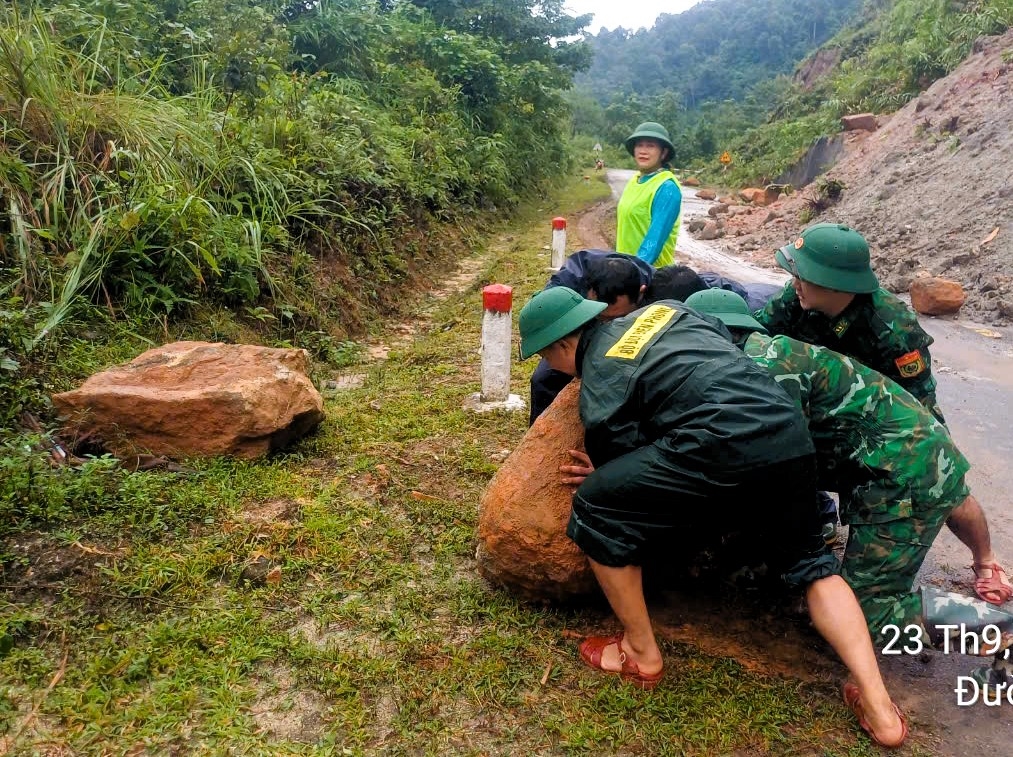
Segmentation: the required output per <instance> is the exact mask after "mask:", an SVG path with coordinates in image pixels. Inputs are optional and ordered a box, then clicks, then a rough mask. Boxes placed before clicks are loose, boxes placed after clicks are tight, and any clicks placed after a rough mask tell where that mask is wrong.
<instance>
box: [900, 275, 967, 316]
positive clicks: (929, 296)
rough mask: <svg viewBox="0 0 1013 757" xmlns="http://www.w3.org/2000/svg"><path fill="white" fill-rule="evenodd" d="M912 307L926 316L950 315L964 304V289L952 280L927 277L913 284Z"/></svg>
mask: <svg viewBox="0 0 1013 757" xmlns="http://www.w3.org/2000/svg"><path fill="white" fill-rule="evenodd" d="M908 291H909V292H910V293H911V307H913V308H914V309H915V310H916V311H917V312H919V313H923V314H925V315H949V314H950V313H956V312H957V311H958V310H960V306H961V305H963V304H964V299H965V294H964V287H962V286H961V285H960V284H959V283H958V282H956V281H951V280H950V279H941V278H937V277H935V276H925V277H922V278H919V279H915V280H914V281H912V282H911V287H910V289H909V290H908Z"/></svg>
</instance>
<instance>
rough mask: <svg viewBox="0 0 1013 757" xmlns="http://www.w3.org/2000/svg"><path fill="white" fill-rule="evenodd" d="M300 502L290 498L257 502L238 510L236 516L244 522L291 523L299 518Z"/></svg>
mask: <svg viewBox="0 0 1013 757" xmlns="http://www.w3.org/2000/svg"><path fill="white" fill-rule="evenodd" d="M302 504H303V503H302V502H299V501H296V500H291V499H274V500H271V501H270V502H258V503H256V504H252V505H250V506H249V507H247V508H245V509H244V510H242V511H240V513H239V515H238V517H239V519H240V520H242V521H244V522H245V523H259V524H267V523H279V522H281V523H292V522H294V521H296V520H298V519H299V516H300V514H301V512H302Z"/></svg>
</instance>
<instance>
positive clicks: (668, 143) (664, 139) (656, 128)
mask: <svg viewBox="0 0 1013 757" xmlns="http://www.w3.org/2000/svg"><path fill="white" fill-rule="evenodd" d="M638 139H655V140H657V141H658V142H661V144H663V145H664V146H665V147H667V148H668V158H669V159H671V157H672V156H673V155H674V154H675V145H673V144H672V140H671V139H670V138H669V136H668V129H666V128H665V127H664V126H662V125H661V124H659V123H655V122H654V121H645V122H644V123H642V124H640V126H638V127H637V129H636V131H634V132H633V133H632V134H630V136H628V137H627V138H626V141H625V142H624V143H623V144H625V145H626V152H628V153H629V154H630V155H632V154H633V146H634V145H635V144H636V143H637V140H638Z"/></svg>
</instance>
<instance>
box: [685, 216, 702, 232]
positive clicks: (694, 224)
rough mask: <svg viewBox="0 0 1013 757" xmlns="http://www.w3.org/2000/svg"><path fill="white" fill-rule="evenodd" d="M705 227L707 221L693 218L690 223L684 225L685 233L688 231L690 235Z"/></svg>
mask: <svg viewBox="0 0 1013 757" xmlns="http://www.w3.org/2000/svg"><path fill="white" fill-rule="evenodd" d="M706 225H707V221H706V220H705V219H703V218H694V219H693V220H692V221H690V222H689V223H688V224H686V231H689V232H690V233H694V234H695V233H696V232H698V231H700V230H701V229H703V227H704V226H706Z"/></svg>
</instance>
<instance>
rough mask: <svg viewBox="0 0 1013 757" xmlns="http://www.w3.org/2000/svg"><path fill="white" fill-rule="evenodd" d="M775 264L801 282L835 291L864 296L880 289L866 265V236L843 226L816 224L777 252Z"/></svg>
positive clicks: (867, 261) (867, 263) (867, 248)
mask: <svg viewBox="0 0 1013 757" xmlns="http://www.w3.org/2000/svg"><path fill="white" fill-rule="evenodd" d="M774 257H775V258H776V259H777V263H778V265H780V266H781V267H782V268H783V269H784V270H786V271H787V272H788V273H790V274H791V275H792V276H797V277H798V278H800V279H802V281H806V282H809V283H811V284H816V285H817V286H821V287H826V288H827V289H835V290H837V291H838V292H850V293H852V294H867V293H870V292H875V291H876V290H877V289H879V281H877V280H876V274H874V273H873V272H872V268H871V267H870V265H869V244H868V242H866V241H865V237H863V236H862V235H861V234H859V233H858V232H857V231H855V230H854V229H852V228H850V227H848V226H845V225H843V224H836V223H817V224H815V225H813V226H810V227H809V228H808V229H806V230H805V231H803V232H802V234H801V235H800V236H799V238H798V239H796V240H795V241H794V242H791V243H789V244H786V245H785V246H784V247H782V248H781V249H780V250H778V251H777V252H776V253H774Z"/></svg>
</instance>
